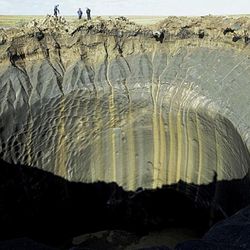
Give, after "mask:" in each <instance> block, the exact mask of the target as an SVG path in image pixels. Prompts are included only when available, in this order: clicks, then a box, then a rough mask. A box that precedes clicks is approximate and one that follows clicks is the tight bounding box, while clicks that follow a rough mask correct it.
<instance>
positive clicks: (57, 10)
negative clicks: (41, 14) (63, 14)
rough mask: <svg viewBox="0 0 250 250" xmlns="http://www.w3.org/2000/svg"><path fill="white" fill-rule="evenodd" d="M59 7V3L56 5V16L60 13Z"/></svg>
mask: <svg viewBox="0 0 250 250" xmlns="http://www.w3.org/2000/svg"><path fill="white" fill-rule="evenodd" d="M58 7H59V4H57V5H56V6H55V7H54V16H55V17H57V15H58V14H60V11H59V9H58Z"/></svg>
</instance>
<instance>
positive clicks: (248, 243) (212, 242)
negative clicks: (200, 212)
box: [175, 206, 250, 250]
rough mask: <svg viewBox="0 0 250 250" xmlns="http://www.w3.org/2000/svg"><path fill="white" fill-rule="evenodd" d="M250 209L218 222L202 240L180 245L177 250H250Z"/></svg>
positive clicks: (247, 208)
mask: <svg viewBox="0 0 250 250" xmlns="http://www.w3.org/2000/svg"><path fill="white" fill-rule="evenodd" d="M249 235H250V207H249V206H248V207H246V208H243V209H242V210H240V211H239V212H237V213H236V214H235V215H233V216H231V217H229V218H227V219H225V220H223V221H221V222H218V223H217V224H216V225H215V226H213V227H212V228H211V229H210V230H209V231H208V232H207V233H206V234H205V236H204V237H203V238H202V239H201V240H192V241H186V242H183V243H180V244H178V245H177V246H176V248H175V249H176V250H196V249H197V250H198V249H207V250H214V249H218V250H225V249H227V250H248V249H250V237H249Z"/></svg>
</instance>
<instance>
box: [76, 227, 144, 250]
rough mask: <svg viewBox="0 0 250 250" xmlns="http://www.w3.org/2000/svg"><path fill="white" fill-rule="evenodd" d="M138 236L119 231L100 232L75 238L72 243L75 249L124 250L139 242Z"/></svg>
mask: <svg viewBox="0 0 250 250" xmlns="http://www.w3.org/2000/svg"><path fill="white" fill-rule="evenodd" d="M139 238H140V237H139V236H138V235H136V234H134V233H130V232H126V231H120V230H110V231H101V232H97V233H92V234H86V235H82V236H78V237H75V238H74V239H73V241H72V243H73V245H74V247H75V249H79V250H80V249H95V250H103V249H110V250H119V249H120V250H124V249H126V247H127V246H129V245H131V244H132V243H136V242H138V240H139Z"/></svg>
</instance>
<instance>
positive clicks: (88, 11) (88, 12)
mask: <svg viewBox="0 0 250 250" xmlns="http://www.w3.org/2000/svg"><path fill="white" fill-rule="evenodd" d="M90 12H91V10H90V9H89V8H86V14H87V19H88V20H91V16H90Z"/></svg>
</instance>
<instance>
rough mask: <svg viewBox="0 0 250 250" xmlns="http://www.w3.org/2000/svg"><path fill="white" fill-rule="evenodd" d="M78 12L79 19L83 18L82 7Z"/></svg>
mask: <svg viewBox="0 0 250 250" xmlns="http://www.w3.org/2000/svg"><path fill="white" fill-rule="evenodd" d="M77 14H78V17H79V19H82V9H81V8H79V9H78V11H77Z"/></svg>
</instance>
